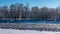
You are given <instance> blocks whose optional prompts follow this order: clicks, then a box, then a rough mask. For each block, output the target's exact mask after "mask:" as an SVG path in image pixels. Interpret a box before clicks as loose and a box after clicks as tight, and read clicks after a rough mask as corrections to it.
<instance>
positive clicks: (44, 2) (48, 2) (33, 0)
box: [0, 0, 60, 8]
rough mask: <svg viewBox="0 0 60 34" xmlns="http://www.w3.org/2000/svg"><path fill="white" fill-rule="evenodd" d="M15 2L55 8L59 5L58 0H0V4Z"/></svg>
mask: <svg viewBox="0 0 60 34" xmlns="http://www.w3.org/2000/svg"><path fill="white" fill-rule="evenodd" d="M15 3H23V4H26V3H29V5H30V7H32V6H38V7H43V6H46V7H49V8H55V7H57V6H59V5H60V0H0V6H4V5H7V6H10V5H11V4H15Z"/></svg>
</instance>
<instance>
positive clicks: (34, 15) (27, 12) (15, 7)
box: [0, 3, 60, 20]
mask: <svg viewBox="0 0 60 34" xmlns="http://www.w3.org/2000/svg"><path fill="white" fill-rule="evenodd" d="M1 19H3V20H4V19H14V20H17V19H18V20H21V19H26V20H28V19H29V20H35V19H36V20H37V19H38V20H57V19H60V7H59V6H58V7H56V8H48V7H42V8H39V7H37V6H34V7H30V8H29V5H23V4H22V3H16V4H11V5H10V6H9V7H8V6H3V7H0V20H1Z"/></svg>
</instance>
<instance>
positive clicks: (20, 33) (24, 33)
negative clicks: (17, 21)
mask: <svg viewBox="0 0 60 34" xmlns="http://www.w3.org/2000/svg"><path fill="white" fill-rule="evenodd" d="M0 34H60V32H48V31H34V30H14V29H0Z"/></svg>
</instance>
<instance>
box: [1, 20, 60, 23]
mask: <svg viewBox="0 0 60 34" xmlns="http://www.w3.org/2000/svg"><path fill="white" fill-rule="evenodd" d="M0 23H52V24H60V21H43V20H0Z"/></svg>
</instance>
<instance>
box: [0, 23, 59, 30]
mask: <svg viewBox="0 0 60 34" xmlns="http://www.w3.org/2000/svg"><path fill="white" fill-rule="evenodd" d="M0 28H5V29H19V30H38V31H43V30H44V31H60V24H46V23H41V24H40V23H39V24H36V23H35V24H31V23H30V24H29V23H21V24H20V23H0Z"/></svg>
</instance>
